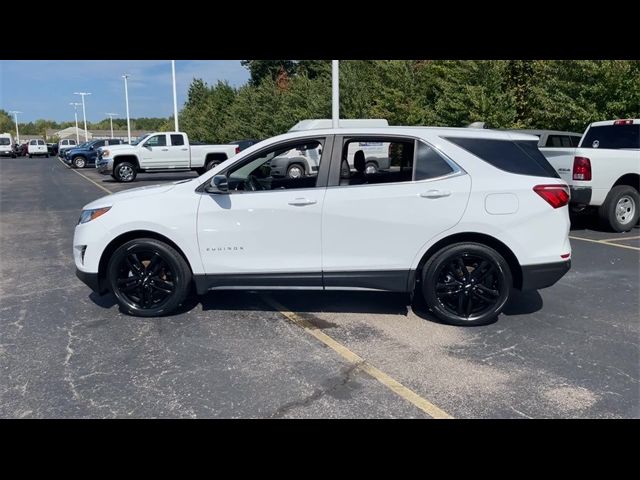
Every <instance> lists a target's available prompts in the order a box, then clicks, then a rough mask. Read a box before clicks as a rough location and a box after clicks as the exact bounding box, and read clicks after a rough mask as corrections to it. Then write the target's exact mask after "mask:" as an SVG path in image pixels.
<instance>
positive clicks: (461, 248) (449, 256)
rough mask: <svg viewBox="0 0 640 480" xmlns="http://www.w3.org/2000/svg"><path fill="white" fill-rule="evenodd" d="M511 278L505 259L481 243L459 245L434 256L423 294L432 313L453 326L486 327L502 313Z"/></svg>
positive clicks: (424, 279)
mask: <svg viewBox="0 0 640 480" xmlns="http://www.w3.org/2000/svg"><path fill="white" fill-rule="evenodd" d="M511 285H512V276H511V270H510V269H509V265H508V264H507V262H506V261H505V259H504V258H503V257H502V256H501V255H500V254H499V253H498V252H496V251H495V250H494V249H492V248H490V247H487V246H486V245H482V244H480V243H456V244H453V245H449V246H447V247H444V248H443V249H442V250H440V251H439V252H437V253H436V254H435V255H433V256H432V257H431V259H430V260H429V261H428V262H427V263H426V264H425V266H424V268H423V270H422V292H423V295H424V298H425V301H426V303H427V305H428V307H429V308H430V309H431V311H432V312H433V313H434V314H435V315H436V317H438V318H439V319H440V320H442V321H443V322H445V323H450V324H452V325H484V324H486V323H490V322H491V321H493V320H494V319H495V318H496V317H497V316H498V315H499V314H500V312H501V311H502V309H503V308H504V306H505V304H506V303H507V300H508V299H509V294H510V292H511Z"/></svg>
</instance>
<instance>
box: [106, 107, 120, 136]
mask: <svg viewBox="0 0 640 480" xmlns="http://www.w3.org/2000/svg"><path fill="white" fill-rule="evenodd" d="M105 115H109V122H110V123H111V138H113V117H117V116H119V115H120V114H119V113H105Z"/></svg>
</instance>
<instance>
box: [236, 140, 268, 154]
mask: <svg viewBox="0 0 640 480" xmlns="http://www.w3.org/2000/svg"><path fill="white" fill-rule="evenodd" d="M261 141H262V140H256V139H255V138H248V139H244V140H236V141H235V142H229V145H238V148H236V153H240V152H241V151H242V150H244V149H245V148H249V147H251V146H253V145H255V144H256V143H260V142H261Z"/></svg>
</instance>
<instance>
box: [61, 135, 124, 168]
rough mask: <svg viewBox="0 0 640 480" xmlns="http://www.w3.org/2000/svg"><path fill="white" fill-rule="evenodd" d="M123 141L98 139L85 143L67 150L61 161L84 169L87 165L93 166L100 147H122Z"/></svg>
mask: <svg viewBox="0 0 640 480" xmlns="http://www.w3.org/2000/svg"><path fill="white" fill-rule="evenodd" d="M123 144H124V141H123V140H119V139H117V138H108V139H104V138H99V139H97V140H91V141H89V142H85V143H83V144H82V145H79V146H77V147H74V148H69V149H67V150H65V152H64V158H63V160H64V161H65V163H68V164H69V165H71V166H72V167H74V168H84V167H86V166H88V165H95V163H96V158H97V157H98V149H99V148H100V147H110V146H115V145H123Z"/></svg>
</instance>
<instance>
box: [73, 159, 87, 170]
mask: <svg viewBox="0 0 640 480" xmlns="http://www.w3.org/2000/svg"><path fill="white" fill-rule="evenodd" d="M71 163H72V164H73V166H74V167H75V168H84V167H86V166H87V159H86V158H84V157H74V159H73V160H71Z"/></svg>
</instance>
